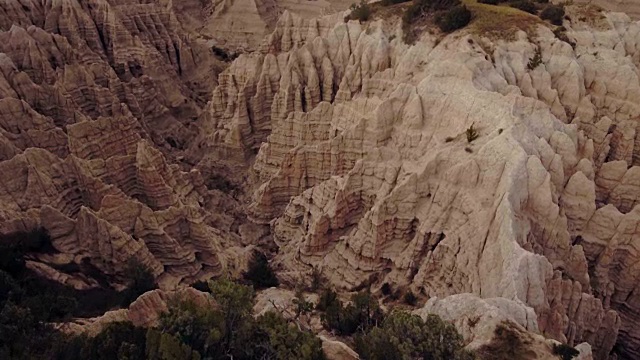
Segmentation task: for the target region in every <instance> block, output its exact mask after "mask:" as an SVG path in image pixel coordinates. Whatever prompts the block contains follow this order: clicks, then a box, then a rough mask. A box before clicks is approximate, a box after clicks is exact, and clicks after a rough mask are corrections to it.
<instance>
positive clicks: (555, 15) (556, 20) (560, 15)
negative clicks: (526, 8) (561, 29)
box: [540, 5, 565, 26]
mask: <svg viewBox="0 0 640 360" xmlns="http://www.w3.org/2000/svg"><path fill="white" fill-rule="evenodd" d="M564 14H565V12H564V7H563V6H560V5H548V6H547V7H545V8H544V9H543V10H542V12H541V13H540V18H541V19H542V20H549V22H550V23H552V24H553V25H557V26H560V25H562V20H563V19H564Z"/></svg>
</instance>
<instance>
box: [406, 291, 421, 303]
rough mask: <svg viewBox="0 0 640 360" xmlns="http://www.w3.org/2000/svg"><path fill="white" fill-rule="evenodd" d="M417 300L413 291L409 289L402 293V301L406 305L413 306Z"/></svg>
mask: <svg viewBox="0 0 640 360" xmlns="http://www.w3.org/2000/svg"><path fill="white" fill-rule="evenodd" d="M417 302H418V298H417V297H416V295H415V294H414V293H413V291H411V290H409V291H407V293H406V294H404V303H405V304H407V305H411V306H415V305H416V303H417Z"/></svg>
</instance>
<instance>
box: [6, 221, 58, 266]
mask: <svg viewBox="0 0 640 360" xmlns="http://www.w3.org/2000/svg"><path fill="white" fill-rule="evenodd" d="M32 252H40V253H50V252H53V247H52V246H51V238H50V237H49V233H48V232H47V230H46V229H44V228H36V229H33V230H31V231H26V232H25V231H20V232H15V233H11V234H6V235H0V269H2V270H5V271H6V272H8V273H9V274H11V275H18V274H20V273H21V272H22V271H24V269H25V268H24V266H25V262H24V256H25V255H26V254H28V253H32Z"/></svg>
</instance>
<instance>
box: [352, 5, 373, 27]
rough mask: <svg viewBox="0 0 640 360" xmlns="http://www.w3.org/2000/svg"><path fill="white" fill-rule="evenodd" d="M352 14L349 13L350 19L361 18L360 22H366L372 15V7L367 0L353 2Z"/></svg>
mask: <svg viewBox="0 0 640 360" xmlns="http://www.w3.org/2000/svg"><path fill="white" fill-rule="evenodd" d="M350 9H351V14H349V19H350V20H359V21H360V22H364V21H367V20H369V18H370V17H371V7H370V6H369V4H367V2H366V1H365V0H360V3H359V4H356V3H353V4H351V7H350Z"/></svg>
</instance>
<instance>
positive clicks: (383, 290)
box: [380, 283, 393, 296]
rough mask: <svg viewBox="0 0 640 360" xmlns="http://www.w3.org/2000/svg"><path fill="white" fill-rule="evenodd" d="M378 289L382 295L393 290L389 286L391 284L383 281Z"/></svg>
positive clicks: (389, 293) (386, 294) (388, 293)
mask: <svg viewBox="0 0 640 360" xmlns="http://www.w3.org/2000/svg"><path fill="white" fill-rule="evenodd" d="M380 291H382V295H384V296H389V295H391V293H392V292H393V289H392V288H391V285H389V283H384V284H382V287H381V288H380Z"/></svg>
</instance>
